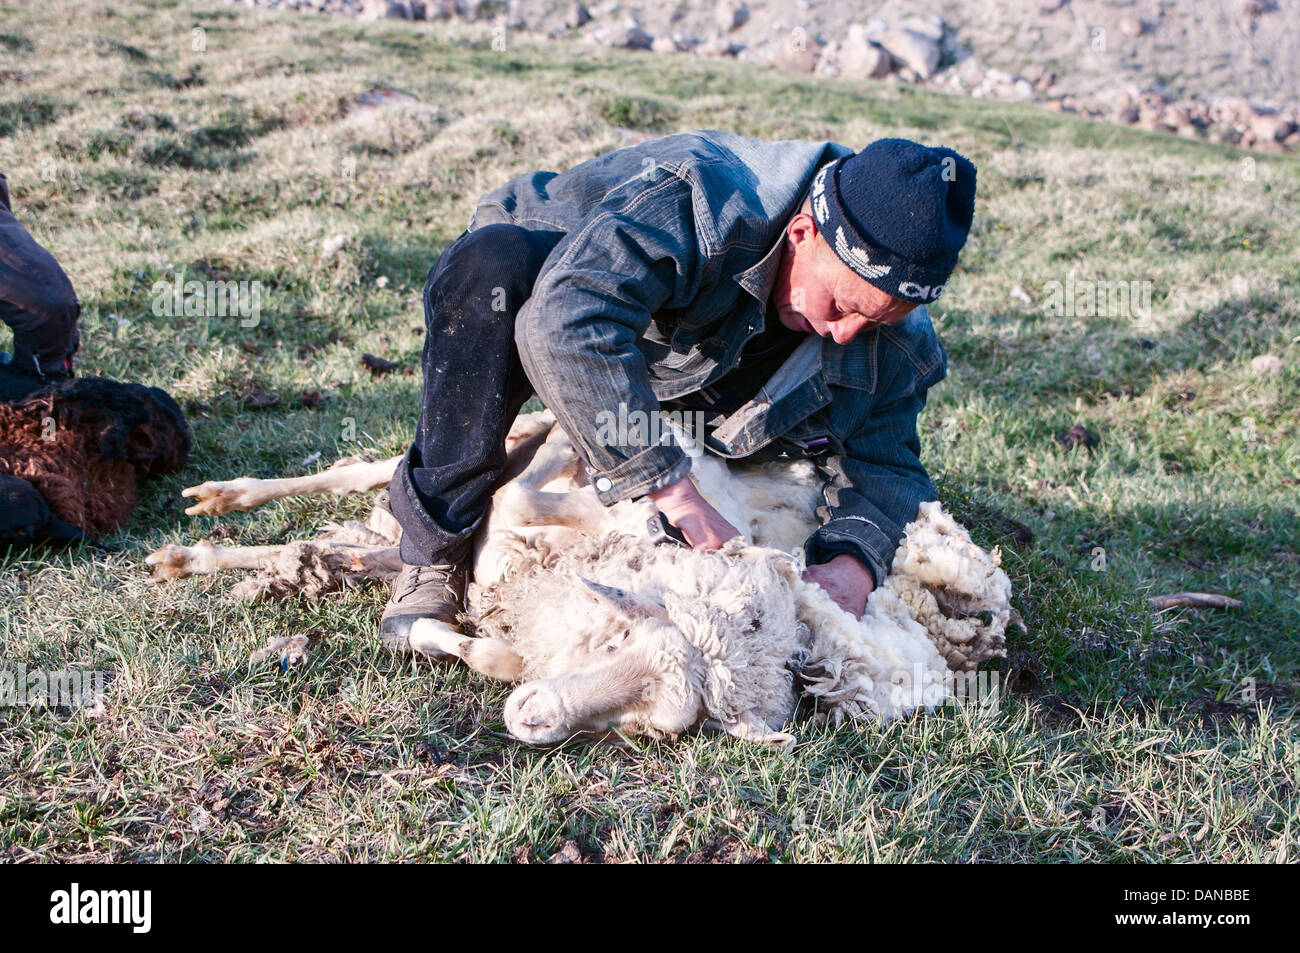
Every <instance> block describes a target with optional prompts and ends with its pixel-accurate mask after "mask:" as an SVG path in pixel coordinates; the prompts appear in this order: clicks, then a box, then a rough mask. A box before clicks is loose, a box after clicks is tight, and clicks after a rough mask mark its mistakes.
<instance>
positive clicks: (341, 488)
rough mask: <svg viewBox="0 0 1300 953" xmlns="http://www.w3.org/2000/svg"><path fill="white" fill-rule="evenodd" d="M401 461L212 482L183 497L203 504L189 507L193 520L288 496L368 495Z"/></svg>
mask: <svg viewBox="0 0 1300 953" xmlns="http://www.w3.org/2000/svg"><path fill="white" fill-rule="evenodd" d="M401 461H402V458H401V457H389V458H388V459H387V460H377V461H375V462H374V463H346V464H343V465H341V466H340V465H338V464H336V465H334V466H332V467H330V468H329V469H328V470H322V471H321V472H320V473H313V474H311V475H310V476H301V477H289V478H287V479H282V480H257V479H253V478H252V477H240V478H239V479H237V480H224V481H215V480H209V481H207V482H206V483H200V484H199V485H198V486H192V487H189V488H188V489H185V490H182V491H181V496H187V497H195V498H197V499H198V501H199V502H197V503H195V504H194V505H193V506H191V507H188V508H187V509H186V510H185V512H186V513H187V514H188V515H190V516H207V515H210V514H220V513H229V512H230V511H231V510H251V509H252V508H253V507H255V506H261V505H262V504H263V503H266V502H268V501H270V500H278V499H282V498H284V497H287V496H308V495H311V494H315V493H333V494H334V495H335V496H342V495H344V494H347V493H364V492H366V491H367V490H374V489H377V488H379V487H381V486H387V485H388V484H389V483H390V482H391V481H392V479H393V472H394V471H395V470H396V469H397V465H398V464H399V463H400V462H401Z"/></svg>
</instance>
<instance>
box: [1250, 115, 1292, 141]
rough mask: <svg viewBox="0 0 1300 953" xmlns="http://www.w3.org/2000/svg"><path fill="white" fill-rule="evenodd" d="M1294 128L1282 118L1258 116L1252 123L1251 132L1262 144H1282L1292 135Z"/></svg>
mask: <svg viewBox="0 0 1300 953" xmlns="http://www.w3.org/2000/svg"><path fill="white" fill-rule="evenodd" d="M1293 128H1294V127H1293V126H1292V125H1291V123H1290V121H1289V120H1286V119H1283V118H1282V117H1281V116H1256V117H1255V118H1254V119H1253V120H1251V123H1250V131H1251V132H1253V133H1254V134H1255V138H1256V139H1258V140H1260V141H1261V142H1281V141H1282V140H1283V139H1285V138H1286V137H1287V136H1289V135H1291V131H1292V129H1293Z"/></svg>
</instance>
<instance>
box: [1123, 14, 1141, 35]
mask: <svg viewBox="0 0 1300 953" xmlns="http://www.w3.org/2000/svg"><path fill="white" fill-rule="evenodd" d="M1146 30H1147V25H1146V24H1145V23H1143V22H1142V21H1141V20H1139V19H1138V18H1137V17H1121V18H1120V21H1119V32H1121V33H1123V34H1124V35H1125V36H1141V35H1142V34H1143V33H1145V32H1146Z"/></svg>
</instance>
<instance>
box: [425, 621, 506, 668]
mask: <svg viewBox="0 0 1300 953" xmlns="http://www.w3.org/2000/svg"><path fill="white" fill-rule="evenodd" d="M410 645H411V650H412V651H415V652H419V653H420V654H421V655H428V656H429V657H431V658H458V659H460V660H461V661H462V662H464V663H465V664H466V665H468V666H469V667H470V668H472V669H474V671H476V672H481V673H483V674H484V675H486V676H487V677H488V678H495V679H496V680H498V681H501V682H516V681H518V680H519V678H520V676H522V675H523V673H524V660H523V659H522V658H521V657H520V656H519V653H518V652H516V651H515V648H514V646H513V645H511V644H510V643H509V642H507V641H506V640H505V639H497V638H482V639H478V638H473V637H471V636H468V635H464V634H462V633H460V632H457V631H456V630H455V629H454V628H452V627H451V625H449V624H448V623H446V622H442V621H440V620H438V619H416V620H415V622H414V623H413V624H412V625H411V636H410Z"/></svg>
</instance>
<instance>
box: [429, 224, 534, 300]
mask: <svg viewBox="0 0 1300 953" xmlns="http://www.w3.org/2000/svg"><path fill="white" fill-rule="evenodd" d="M535 258H536V250H535V246H534V242H533V241H532V238H531V236H530V235H529V233H528V231H527V229H523V228H520V227H519V226H517V225H505V224H498V225H484V226H483V227H482V228H479V229H475V230H474V231H472V232H466V233H465V234H464V235H462V236H461V237H460V238H458V239H456V241H454V242H452V244H451V245H449V246H448V247H447V250H446V251H444V252H443V253H442V257H441V258H440V259H438V264H437V265H436V266H435V267H434V269H433V271H431V272H430V273H429V281H428V284H427V285H426V286H425V298H426V300H427V301H429V302H430V303H436V302H437V301H439V300H440V299H441V300H443V301H447V302H455V303H456V304H457V305H460V306H464V305H466V304H469V305H474V304H477V305H480V306H482V307H484V308H485V309H487V310H488V311H490V312H495V313H500V312H502V311H510V312H515V311H518V310H519V307H520V305H522V304H523V303H524V301H526V300H527V299H528V295H529V294H530V293H531V291H532V285H533V279H534V278H535V277H536V271H537V268H540V266H541V263H540V262H534V261H533V259H535Z"/></svg>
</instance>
